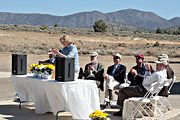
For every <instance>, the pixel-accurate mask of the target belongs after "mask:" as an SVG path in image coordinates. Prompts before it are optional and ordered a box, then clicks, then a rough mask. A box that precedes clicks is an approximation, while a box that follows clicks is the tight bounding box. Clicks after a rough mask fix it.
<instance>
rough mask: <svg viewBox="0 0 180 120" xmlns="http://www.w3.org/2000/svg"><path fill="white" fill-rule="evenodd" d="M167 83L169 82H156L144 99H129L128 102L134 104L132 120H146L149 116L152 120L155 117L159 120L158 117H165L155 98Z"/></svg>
mask: <svg viewBox="0 0 180 120" xmlns="http://www.w3.org/2000/svg"><path fill="white" fill-rule="evenodd" d="M166 82H167V80H165V81H164V82H163V83H158V82H155V83H153V84H151V88H150V90H149V91H147V93H146V94H145V95H144V97H132V98H129V99H128V101H129V102H131V103H132V104H133V108H132V112H131V115H130V117H131V118H130V120H132V119H134V118H136V117H143V118H145V116H148V117H149V118H150V119H153V118H154V117H155V118H156V119H158V117H160V116H162V115H163V114H162V112H161V111H160V109H159V108H158V107H157V100H156V99H155V97H154V96H157V94H158V93H159V92H160V90H161V89H162V88H163V86H164V84H165V83H166Z"/></svg>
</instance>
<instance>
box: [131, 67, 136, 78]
mask: <svg viewBox="0 0 180 120" xmlns="http://www.w3.org/2000/svg"><path fill="white" fill-rule="evenodd" d="M130 71H131V73H132V74H133V75H135V76H136V75H137V71H136V70H135V69H133V68H132V69H131V70H130Z"/></svg>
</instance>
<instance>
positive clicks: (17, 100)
mask: <svg viewBox="0 0 180 120" xmlns="http://www.w3.org/2000/svg"><path fill="white" fill-rule="evenodd" d="M20 101H21V100H20V98H15V99H14V100H13V102H20Z"/></svg>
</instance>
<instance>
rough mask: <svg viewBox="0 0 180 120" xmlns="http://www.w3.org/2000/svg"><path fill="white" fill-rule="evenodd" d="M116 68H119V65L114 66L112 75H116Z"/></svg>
mask: <svg viewBox="0 0 180 120" xmlns="http://www.w3.org/2000/svg"><path fill="white" fill-rule="evenodd" d="M116 68H117V65H115V66H114V69H113V71H112V76H114V73H115V71H116Z"/></svg>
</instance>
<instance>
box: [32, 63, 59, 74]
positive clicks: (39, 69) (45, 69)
mask: <svg viewBox="0 0 180 120" xmlns="http://www.w3.org/2000/svg"><path fill="white" fill-rule="evenodd" d="M54 69H55V67H54V65H52V64H47V65H43V64H31V65H30V71H31V72H32V73H33V74H34V75H35V76H37V75H38V74H41V76H45V75H51V74H52V71H53V70H54Z"/></svg>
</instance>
